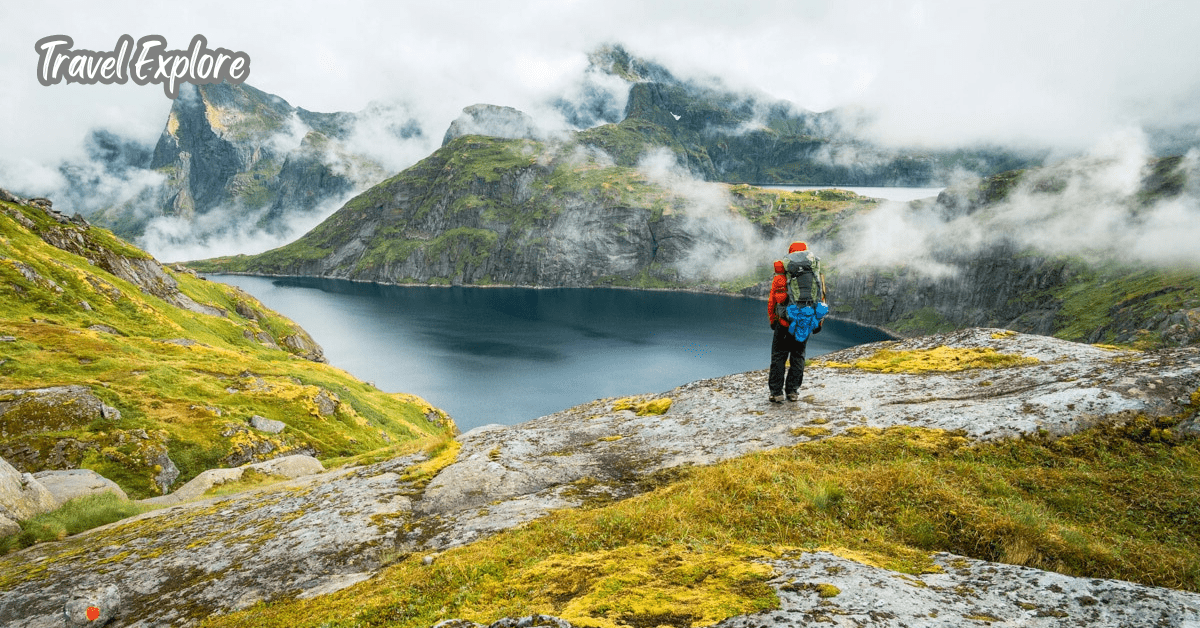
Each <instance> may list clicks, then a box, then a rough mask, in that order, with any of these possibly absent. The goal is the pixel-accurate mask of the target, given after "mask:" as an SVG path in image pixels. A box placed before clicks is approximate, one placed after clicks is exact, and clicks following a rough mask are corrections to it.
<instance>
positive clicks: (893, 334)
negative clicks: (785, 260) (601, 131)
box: [178, 262, 904, 340]
mask: <svg viewBox="0 0 1200 628" xmlns="http://www.w3.org/2000/svg"><path fill="white" fill-rule="evenodd" d="M178 264H180V265H181V266H183V267H184V268H186V267H187V266H186V265H185V264H183V263H182V262H179V263H178ZM210 275H213V276H216V275H237V276H242V277H267V278H274V279H328V280H332V281H346V282H349V283H356V284H366V285H376V286H395V287H400V288H527V289H531V290H559V289H570V290H589V289H597V288H601V289H609V290H638V291H644V292H686V293H690V294H711V295H714V296H724V297H731V298H738V299H751V300H754V301H762V302H764V303H765V302H766V301H767V299H765V298H763V297H756V296H750V295H747V294H740V293H736V292H723V291H719V290H700V289H696V288H642V287H638V286H540V285H523V284H499V283H495V284H487V285H478V284H461V283H460V284H454V283H450V284H440V283H396V282H390V281H389V282H383V281H367V280H364V279H345V278H342V277H321V276H312V275H276V274H271V273H248V272H241V271H225V272H215V273H214V272H203V273H202V272H199V271H197V276H200V277H202V278H205V279H207V276H210ZM826 318H828V319H829V320H831V321H838V322H841V323H848V324H852V325H857V326H859V327H862V328H864V329H870V330H872V331H875V332H878V333H880V334H883V335H885V336H887V337H888V339H889V340H903V339H904V336H901V335H900V334H897V333H896V332H894V331H892V330H890V329H887V328H885V327H880V326H879V325H871V324H869V323H863V322H859V321H857V320H854V319H852V318H846V317H844V316H838V315H836V314H833V313H830V314H828V315H826Z"/></svg>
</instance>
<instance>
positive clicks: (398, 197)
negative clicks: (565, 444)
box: [193, 133, 874, 287]
mask: <svg viewBox="0 0 1200 628" xmlns="http://www.w3.org/2000/svg"><path fill="white" fill-rule="evenodd" d="M590 141H591V139H590V136H588V135H587V134H585V133H581V134H578V135H577V136H576V137H575V139H573V140H570V141H566V142H535V141H532V140H522V139H502V138H496V137H484V136H478V135H469V136H463V137H459V138H457V139H454V140H451V141H450V143H448V144H447V145H446V146H444V147H442V148H441V149H439V150H438V151H436V152H435V153H434V154H433V155H431V156H430V157H428V158H426V159H424V160H422V161H421V162H419V163H418V164H416V165H414V166H413V167H411V168H409V169H407V170H405V171H403V172H401V173H400V174H398V175H396V176H394V177H392V178H390V179H388V180H386V181H384V182H383V183H380V184H379V185H377V186H375V187H374V188H372V189H371V190H368V191H367V192H365V193H363V194H361V195H359V196H357V197H355V198H354V199H352V200H351V201H350V202H348V203H347V204H346V205H345V206H344V207H343V208H342V209H340V210H338V211H337V212H336V213H335V214H334V215H333V216H331V217H330V218H329V219H327V220H326V221H325V222H323V223H321V224H320V225H319V226H317V227H316V228H315V229H313V230H312V231H311V232H309V233H308V234H305V235H304V236H303V237H301V238H300V239H299V240H297V241H295V242H293V243H291V244H288V245H285V246H283V247H280V248H278V249H275V250H272V251H268V252H266V253H263V254H260V255H257V256H235V257H232V258H222V259H219V260H214V261H211V262H208V263H198V264H194V265H193V266H194V267H195V268H197V269H205V270H212V269H217V268H220V269H222V270H226V271H234V272H256V273H266V274H279V275H308V276H322V277H335V278H342V279H352V280H356V281H376V282H382V283H444V284H452V283H453V284H458V283H462V284H475V285H486V284H493V283H495V284H506V285H534V286H594V285H650V286H664V287H665V286H694V287H701V286H703V285H708V284H711V283H713V282H719V281H722V280H735V279H737V280H745V279H746V278H745V276H746V275H753V274H754V272H755V266H756V265H757V263H758V262H759V261H762V260H761V259H760V258H761V257H762V256H763V255H769V254H770V253H769V252H768V251H765V250H764V251H758V252H755V251H743V250H738V249H740V248H741V247H742V246H743V245H744V244H745V243H746V242H747V241H748V240H749V241H756V240H758V239H759V238H760V237H761V234H762V233H764V232H776V231H780V230H789V231H790V230H810V231H812V230H816V232H817V233H824V232H825V231H827V230H830V229H834V228H835V227H836V224H837V223H838V221H839V220H840V219H841V218H842V217H844V216H847V215H850V214H852V213H854V211H853V210H854V209H856V208H862V207H868V206H873V205H874V201H873V200H871V199H866V198H862V197H858V196H857V195H854V194H851V193H845V192H822V193H787V192H780V193H775V192H770V191H762V190H755V189H752V188H750V186H728V185H724V184H705V183H702V182H700V183H698V182H695V181H692V180H690V179H687V178H686V175H685V173H680V172H678V171H677V169H673V167H672V166H671V165H670V161H671V157H670V155H669V153H663V155H664V158H665V161H663V160H660V161H661V163H660V164H659V166H658V167H655V168H652V169H645V168H643V169H638V168H633V167H628V166H620V165H614V164H612V162H611V160H610V159H609V158H608V157H607V155H606V154H605V153H603V152H600V151H597V150H596V146H595V145H594V144H590V143H589V142H590ZM681 177H682V178H681ZM733 210H736V211H733ZM747 217H750V218H751V219H752V220H754V219H759V218H762V217H765V218H764V220H765V222H764V224H762V225H757V224H754V223H753V222H751V221H750V220H747ZM704 250H710V251H711V252H712V253H714V254H715V253H725V252H728V251H731V250H737V255H736V256H724V257H722V258H721V259H710V258H707V257H705V256H704V254H703V253H700V254H697V253H696V252H697V251H704ZM739 257H740V258H741V259H737V258H739ZM722 269H723V270H722ZM713 271H720V273H721V274H719V275H716V276H714V275H712V272H713Z"/></svg>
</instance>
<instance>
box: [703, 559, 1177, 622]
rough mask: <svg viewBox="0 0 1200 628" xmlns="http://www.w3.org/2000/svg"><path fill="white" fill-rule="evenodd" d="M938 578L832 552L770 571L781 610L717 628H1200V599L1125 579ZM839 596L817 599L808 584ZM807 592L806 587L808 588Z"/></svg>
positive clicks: (1001, 571) (969, 572)
mask: <svg viewBox="0 0 1200 628" xmlns="http://www.w3.org/2000/svg"><path fill="white" fill-rule="evenodd" d="M934 562H935V563H936V564H937V565H938V566H939V567H941V568H942V569H943V572H942V573H934V574H921V575H909V574H902V573H897V572H894V571H889V570H887V569H882V568H879V567H872V566H869V565H864V564H862V563H858V562H855V561H853V560H849V559H846V558H842V557H840V556H836V555H834V554H831V553H828V552H814V553H806V554H802V555H801V556H799V557H797V558H794V559H789V560H783V561H777V562H775V563H773V565H774V567H775V569H776V570H777V572H778V573H779V574H780V575H779V576H778V577H776V578H775V579H773V580H772V581H771V585H772V586H773V587H774V588H775V590H776V592H777V593H778V595H779V599H780V602H781V608H780V609H779V610H775V611H766V612H762V613H754V614H750V615H742V616H739V617H733V618H730V619H727V620H725V621H722V622H720V623H718V624H717V626H719V627H720V628H752V627H753V628H758V627H764V628H765V627H769V628H785V627H797V628H799V627H801V626H817V625H819V626H846V627H851V626H852V627H854V628H866V627H872V628H885V627H886V628H900V627H901V626H909V627H912V628H917V627H927V628H941V627H944V628H957V627H959V626H976V625H978V626H982V625H986V624H990V625H996V626H1022V627H1026V628H1066V627H1072V628H1074V627H1078V628H1118V627H1132V626H1147V627H1149V626H1172V627H1173V628H1200V595H1198V594H1196V593H1190V592H1186V591H1176V590H1173V589H1164V588H1160V587H1150V586H1144V585H1140V584H1134V583H1131V582H1125V581H1122V580H1100V579H1096V578H1075V577H1071V576H1064V575H1062V574H1057V573H1053V572H1047V571H1041V570H1038V569H1030V568H1028V567H1019V566H1015V565H1005V564H1001V563H989V562H985V561H979V560H974V559H970V558H964V557H962V556H955V555H953V554H945V553H942V554H937V555H935V556H934ZM819 584H831V585H833V586H835V587H837V588H838V589H839V590H840V591H841V592H840V593H839V594H837V595H835V596H833V597H827V598H822V597H820V596H819V595H818V594H817V592H816V591H815V590H814V587H813V586H812V585H819ZM805 585H809V586H805Z"/></svg>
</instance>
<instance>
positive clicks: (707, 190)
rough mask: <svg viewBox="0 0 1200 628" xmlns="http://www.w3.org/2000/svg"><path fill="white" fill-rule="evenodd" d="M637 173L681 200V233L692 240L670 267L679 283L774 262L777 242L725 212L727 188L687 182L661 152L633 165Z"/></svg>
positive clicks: (667, 154)
mask: <svg viewBox="0 0 1200 628" xmlns="http://www.w3.org/2000/svg"><path fill="white" fill-rule="evenodd" d="M637 169H638V171H639V172H641V173H642V174H643V175H645V176H646V178H647V179H649V180H650V182H651V183H654V184H655V185H658V186H661V187H662V188H664V189H666V190H668V191H669V192H670V193H671V194H673V195H675V196H677V197H680V198H682V199H684V202H685V207H684V231H686V232H687V233H688V234H689V235H690V236H691V238H692V245H691V247H690V248H689V250H688V253H687V255H686V257H685V258H684V259H683V260H682V261H681V262H678V263H676V265H675V267H676V269H677V270H678V271H679V273H680V275H681V276H682V277H683V278H685V279H712V280H718V281H721V280H730V279H735V278H738V277H743V276H745V275H747V274H750V273H752V272H754V270H755V268H757V267H759V266H761V265H763V264H767V263H769V262H770V260H773V259H777V258H778V257H779V255H780V253H779V251H780V249H781V247H782V246H786V245H784V244H782V243H781V242H768V241H766V240H765V239H764V238H763V236H762V233H761V231H760V230H759V229H758V228H757V227H756V226H755V225H753V224H752V223H751V222H750V221H749V220H747V219H746V218H745V217H744V216H742V215H741V214H738V213H736V212H734V211H733V210H732V209H731V207H732V205H733V198H732V197H731V196H730V194H729V190H728V188H727V187H726V186H725V185H723V184H719V183H709V182H706V181H702V180H699V179H696V178H695V177H693V176H692V175H691V174H690V173H689V172H687V170H686V169H684V168H683V167H682V166H680V165H679V162H678V161H677V160H676V157H675V154H674V153H672V152H671V151H669V150H667V149H665V148H663V149H657V150H654V151H651V152H649V153H647V154H646V155H644V156H643V157H642V159H641V160H639V162H638V165H637Z"/></svg>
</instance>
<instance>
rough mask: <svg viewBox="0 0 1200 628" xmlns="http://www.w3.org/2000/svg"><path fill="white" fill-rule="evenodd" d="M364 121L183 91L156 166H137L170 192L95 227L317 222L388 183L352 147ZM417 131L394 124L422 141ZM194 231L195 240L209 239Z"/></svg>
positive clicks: (127, 233) (252, 98) (233, 92)
mask: <svg viewBox="0 0 1200 628" xmlns="http://www.w3.org/2000/svg"><path fill="white" fill-rule="evenodd" d="M392 113H393V114H394V115H397V116H400V115H403V112H392ZM364 115H365V114H364ZM357 121H358V115H357V114H351V113H341V112H339V113H318V112H313V111H308V110H306V109H303V108H300V107H294V106H292V105H290V104H289V103H288V102H287V101H285V100H284V99H282V98H280V97H279V96H275V95H273V94H267V93H265V92H262V91H260V90H258V89H255V88H253V87H251V86H249V85H245V84H242V85H237V86H231V85H229V84H227V83H218V84H213V85H200V86H191V85H185V86H184V87H183V88H182V90H181V95H180V97H179V98H178V99H176V101H175V102H174V104H173V105H172V107H171V111H170V113H169V115H168V117H167V121H166V125H165V128H164V129H163V132H162V135H161V136H160V137H159V139H158V143H157V145H156V146H155V147H154V150H153V153H152V154H151V155H150V156H149V160H148V162H146V163H136V164H129V168H134V169H136V168H145V169H148V170H150V171H153V172H155V173H158V174H160V175H162V176H163V177H165V179H164V182H163V183H162V185H161V186H159V187H157V188H154V189H153V190H152V191H149V192H144V193H143V194H142V195H141V196H139V197H138V198H136V199H133V200H131V201H128V202H125V203H122V204H119V205H116V206H113V207H109V208H106V209H105V210H103V211H101V212H99V213H97V214H95V215H94V216H93V220H96V221H97V222H100V223H102V224H105V225H109V226H112V227H113V228H114V229H116V230H117V233H118V234H119V235H121V236H124V237H128V238H131V239H132V238H135V237H137V236H140V235H142V233H143V232H144V230H145V228H146V225H147V224H148V223H149V222H150V221H151V220H153V219H154V218H156V217H159V216H174V217H178V218H180V219H182V220H184V221H185V222H188V223H192V222H194V221H195V219H196V218H197V216H201V215H204V214H208V213H210V212H213V211H214V210H216V209H222V210H224V211H226V212H228V214H229V215H228V216H227V217H226V218H225V222H226V223H228V224H226V225H225V226H226V227H227V228H235V227H236V226H239V221H241V222H245V219H246V218H253V220H251V221H250V223H249V225H247V224H240V227H243V228H244V227H246V226H252V225H254V224H255V223H257V226H259V227H262V228H265V229H267V230H268V231H271V230H277V229H278V228H279V227H280V226H281V225H282V224H284V221H285V218H286V217H287V216H288V215H289V214H295V213H300V214H303V213H305V212H311V211H313V210H314V209H315V208H316V207H317V206H318V205H320V204H321V203H324V202H329V201H331V200H340V199H342V198H344V195H345V194H346V193H348V192H349V191H350V190H352V189H356V188H357V189H361V188H362V187H365V186H366V185H369V184H370V183H374V182H375V181H378V180H380V179H382V178H383V177H384V176H385V173H384V171H383V170H382V169H381V168H380V166H379V164H378V163H376V162H375V161H374V160H373V159H372V158H370V157H367V156H365V155H362V154H358V153H356V152H355V151H353V150H352V149H350V148H348V147H347V146H346V145H345V140H347V139H349V137H350V135H351V132H352V130H353V128H354V125H355V124H356V122H357ZM412 123H413V121H412V120H404V119H397V120H394V121H393V125H394V126H396V127H397V128H400V127H402V126H403V127H404V128H405V129H407V131H405V132H408V133H416V132H419V127H415V126H412ZM405 125H407V126H405ZM111 143H112V142H109V144H111ZM109 152H112V151H109ZM126 152H128V151H126ZM76 183H77V185H75V186H74V187H76V188H79V187H86V182H85V181H77V182H76ZM147 195H150V196H153V198H149V197H148V196H147ZM219 226H220V225H217V227H219ZM213 228H214V226H213V225H207V226H206V228H205V229H207V230H208V231H211V230H212V229H213ZM196 229H198V231H196V235H197V236H203V235H205V234H206V233H207V231H206V230H205V229H200V228H199V227H196Z"/></svg>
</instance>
